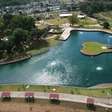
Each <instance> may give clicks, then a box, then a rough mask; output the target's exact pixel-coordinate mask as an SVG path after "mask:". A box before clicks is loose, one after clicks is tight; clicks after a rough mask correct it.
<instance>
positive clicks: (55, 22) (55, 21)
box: [46, 18, 69, 26]
mask: <svg viewBox="0 0 112 112" xmlns="http://www.w3.org/2000/svg"><path fill="white" fill-rule="evenodd" d="M46 21H47V22H48V23H49V24H53V25H58V26H60V25H62V24H65V23H68V22H69V21H68V19H67V18H56V19H48V20H46Z"/></svg>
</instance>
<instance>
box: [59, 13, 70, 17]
mask: <svg viewBox="0 0 112 112" xmlns="http://www.w3.org/2000/svg"><path fill="white" fill-rule="evenodd" d="M59 16H60V17H69V16H72V14H69V13H66V14H60V15H59Z"/></svg>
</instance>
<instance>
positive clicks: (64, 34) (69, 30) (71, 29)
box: [59, 27, 112, 41]
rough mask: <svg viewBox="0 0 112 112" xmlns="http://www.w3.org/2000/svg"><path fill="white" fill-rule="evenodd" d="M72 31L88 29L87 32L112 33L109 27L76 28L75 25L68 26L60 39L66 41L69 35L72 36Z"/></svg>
mask: <svg viewBox="0 0 112 112" xmlns="http://www.w3.org/2000/svg"><path fill="white" fill-rule="evenodd" d="M71 31H85V32H86V31H87V32H104V33H108V34H110V35H112V30H108V29H96V28H95V29H94V28H91V29H90V28H74V27H69V28H66V29H65V30H64V32H63V33H62V35H61V37H60V38H59V40H62V41H66V40H67V39H68V38H69V37H70V32H71Z"/></svg>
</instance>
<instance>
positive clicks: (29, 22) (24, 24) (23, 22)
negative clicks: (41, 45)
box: [11, 15, 35, 31]
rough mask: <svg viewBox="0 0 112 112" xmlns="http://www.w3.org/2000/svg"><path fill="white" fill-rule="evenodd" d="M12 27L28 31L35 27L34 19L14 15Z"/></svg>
mask: <svg viewBox="0 0 112 112" xmlns="http://www.w3.org/2000/svg"><path fill="white" fill-rule="evenodd" d="M11 26H12V29H15V28H22V29H24V30H28V31H30V30H31V29H32V28H34V27H35V21H34V19H33V18H32V17H28V16H24V15H15V16H13V18H12V21H11Z"/></svg>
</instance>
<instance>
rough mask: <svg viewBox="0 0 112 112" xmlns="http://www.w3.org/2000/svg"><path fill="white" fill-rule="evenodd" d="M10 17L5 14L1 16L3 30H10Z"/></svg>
mask: <svg viewBox="0 0 112 112" xmlns="http://www.w3.org/2000/svg"><path fill="white" fill-rule="evenodd" d="M12 17H13V16H12V15H11V14H9V13H6V14H4V15H3V19H4V24H5V28H6V27H7V28H10V23H11V20H12Z"/></svg>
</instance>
